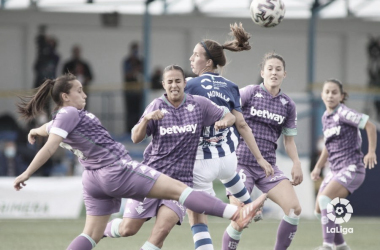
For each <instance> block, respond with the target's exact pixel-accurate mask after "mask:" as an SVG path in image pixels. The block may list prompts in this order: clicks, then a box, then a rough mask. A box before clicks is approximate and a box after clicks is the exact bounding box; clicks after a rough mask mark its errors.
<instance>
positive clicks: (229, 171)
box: [193, 152, 237, 196]
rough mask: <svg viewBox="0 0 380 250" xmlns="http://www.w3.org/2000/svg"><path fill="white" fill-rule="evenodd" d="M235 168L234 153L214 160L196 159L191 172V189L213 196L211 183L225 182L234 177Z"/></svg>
mask: <svg viewBox="0 0 380 250" xmlns="http://www.w3.org/2000/svg"><path fill="white" fill-rule="evenodd" d="M236 167H237V157H236V153H235V152H233V153H232V154H229V155H227V156H224V157H221V158H215V159H197V160H195V163H194V170H193V184H194V186H193V189H194V190H197V191H205V192H207V193H209V194H211V195H213V196H215V192H214V189H213V185H212V182H213V181H214V180H216V179H219V180H226V179H229V178H231V177H232V176H235V173H236Z"/></svg>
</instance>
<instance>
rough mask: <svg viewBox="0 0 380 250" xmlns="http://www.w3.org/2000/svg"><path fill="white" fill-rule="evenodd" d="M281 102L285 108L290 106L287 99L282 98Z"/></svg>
mask: <svg viewBox="0 0 380 250" xmlns="http://www.w3.org/2000/svg"><path fill="white" fill-rule="evenodd" d="M280 102H281V103H282V105H283V106H285V105H286V104H288V101H287V100H285V98H282V97H281V98H280Z"/></svg>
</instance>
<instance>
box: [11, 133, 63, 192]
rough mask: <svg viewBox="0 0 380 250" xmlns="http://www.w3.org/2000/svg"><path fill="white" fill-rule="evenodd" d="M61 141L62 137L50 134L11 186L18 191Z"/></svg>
mask: <svg viewBox="0 0 380 250" xmlns="http://www.w3.org/2000/svg"><path fill="white" fill-rule="evenodd" d="M62 141H63V138H62V137H61V136H59V135H56V134H50V136H49V138H48V140H47V142H46V143H45V145H44V146H43V147H42V148H41V149H40V151H38V153H37V154H36V156H35V157H34V159H33V161H32V162H31V163H30V165H29V167H28V168H27V169H26V170H25V171H24V172H23V173H22V174H21V175H19V176H18V177H17V178H16V179H15V181H14V183H13V187H14V188H15V189H16V190H17V191H19V190H20V189H22V188H23V186H26V184H25V181H27V180H28V179H29V178H30V176H32V174H33V173H34V172H36V171H37V170H38V169H39V168H40V167H41V166H42V165H44V164H45V162H46V161H47V160H48V159H49V158H50V157H51V156H52V155H53V154H54V153H55V151H56V150H57V148H58V147H59V144H60V143H61V142H62Z"/></svg>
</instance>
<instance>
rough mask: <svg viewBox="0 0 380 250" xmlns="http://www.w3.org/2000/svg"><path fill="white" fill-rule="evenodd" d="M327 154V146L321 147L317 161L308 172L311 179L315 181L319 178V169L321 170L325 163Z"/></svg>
mask: <svg viewBox="0 0 380 250" xmlns="http://www.w3.org/2000/svg"><path fill="white" fill-rule="evenodd" d="M328 156H329V153H328V152H327V148H326V147H323V149H322V153H321V155H320V156H319V159H318V161H317V163H316V164H315V167H314V169H313V171H312V172H311V173H310V177H311V179H312V180H313V181H316V180H318V179H319V178H321V177H320V175H321V171H322V168H324V167H325V165H326V162H327V157H328Z"/></svg>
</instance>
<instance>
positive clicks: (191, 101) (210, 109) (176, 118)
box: [105, 65, 265, 250]
mask: <svg viewBox="0 0 380 250" xmlns="http://www.w3.org/2000/svg"><path fill="white" fill-rule="evenodd" d="M162 84H163V87H164V89H165V91H166V94H165V95H163V96H162V97H161V98H157V99H155V100H153V101H152V102H151V103H150V104H149V106H148V107H147V108H146V109H145V112H144V114H143V115H142V117H141V118H140V120H139V122H138V124H137V125H136V126H135V127H134V128H133V129H132V140H133V142H135V143H139V142H141V141H142V140H144V139H145V138H146V137H148V136H152V142H151V143H150V144H149V146H148V148H147V149H146V150H145V152H144V160H143V162H142V163H143V164H146V165H149V166H150V167H152V168H154V169H156V170H159V171H160V172H162V173H164V174H167V175H168V176H170V177H172V178H174V179H176V180H179V181H181V182H183V183H185V184H187V185H189V186H192V183H193V175H192V173H193V168H194V160H195V154H196V151H197V146H198V142H199V137H200V134H201V130H202V127H203V126H209V125H212V124H214V123H215V127H216V129H224V128H226V127H230V126H232V125H233V124H234V122H235V117H234V116H233V115H232V114H231V113H230V112H229V110H228V109H227V108H224V107H219V106H217V105H215V104H214V103H213V102H211V101H210V100H208V99H207V98H204V97H202V96H192V95H189V94H185V93H184V88H185V85H186V80H185V75H184V72H183V70H182V68H181V67H179V66H177V65H170V66H168V67H166V68H165V70H164V73H163V82H162ZM264 200H265V195H264V196H263V197H262V198H261V199H258V200H256V201H255V202H256V204H257V206H258V207H260V206H261V205H262V202H263V201H264ZM185 213H186V206H183V205H181V204H179V203H178V202H176V201H173V200H160V199H145V200H144V201H143V202H140V201H136V200H132V199H128V200H127V201H126V205H125V209H124V215H123V217H124V218H123V219H119V218H117V219H114V220H112V221H111V222H109V223H108V226H107V228H106V230H105V235H107V236H109V237H112V238H118V237H127V236H131V235H134V234H136V233H137V232H138V231H139V229H140V228H141V227H142V225H143V224H144V222H145V221H147V220H149V219H150V218H152V217H154V216H156V222H155V225H154V227H153V229H152V233H151V235H150V237H149V239H148V241H146V242H145V243H144V245H143V246H142V248H141V249H143V250H150V249H155V250H157V249H161V248H162V246H163V243H164V240H165V238H166V237H167V235H168V234H169V232H170V231H171V229H172V228H173V227H174V226H175V224H181V223H182V220H183V218H184V216H185ZM112 228H114V229H113V230H112V231H111V229H112ZM115 228H116V229H115Z"/></svg>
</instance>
